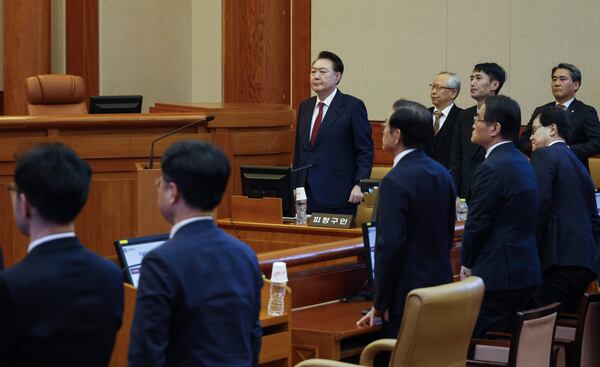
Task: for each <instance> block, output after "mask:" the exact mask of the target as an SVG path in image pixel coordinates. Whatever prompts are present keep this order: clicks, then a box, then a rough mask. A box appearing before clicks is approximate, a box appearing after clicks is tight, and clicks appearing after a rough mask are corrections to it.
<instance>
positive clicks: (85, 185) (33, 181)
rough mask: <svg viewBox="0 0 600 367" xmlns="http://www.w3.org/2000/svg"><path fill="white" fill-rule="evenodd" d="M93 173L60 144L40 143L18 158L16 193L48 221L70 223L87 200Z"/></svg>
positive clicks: (15, 175) (15, 177)
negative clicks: (24, 198)
mask: <svg viewBox="0 0 600 367" xmlns="http://www.w3.org/2000/svg"><path fill="white" fill-rule="evenodd" d="M91 177H92V170H91V169H90V166H89V165H88V164H87V163H86V162H85V161H83V160H82V159H81V158H79V157H78V156H77V154H76V153H75V152H74V151H73V150H72V149H71V148H69V147H67V146H66V145H64V144H61V143H49V144H40V145H37V146H35V147H33V148H32V149H30V150H28V151H26V152H24V153H23V154H21V155H20V156H19V157H18V158H17V162H16V167H15V174H14V180H15V185H16V187H17V191H18V192H19V193H23V194H25V196H26V197H27V200H29V203H30V204H31V206H33V207H34V208H36V209H37V211H38V212H39V213H40V215H41V216H42V217H43V218H44V219H45V220H47V221H49V222H52V223H56V224H60V225H63V224H68V223H70V222H72V221H73V220H74V219H75V217H76V216H77V214H79V212H80V211H81V208H83V205H84V204H85V201H86V200H87V196H88V192H89V188H90V180H91Z"/></svg>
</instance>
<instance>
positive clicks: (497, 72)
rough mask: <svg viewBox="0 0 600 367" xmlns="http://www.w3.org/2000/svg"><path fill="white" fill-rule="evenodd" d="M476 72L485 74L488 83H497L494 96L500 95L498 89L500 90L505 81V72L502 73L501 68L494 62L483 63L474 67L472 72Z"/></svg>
mask: <svg viewBox="0 0 600 367" xmlns="http://www.w3.org/2000/svg"><path fill="white" fill-rule="evenodd" d="M477 71H480V72H482V73H485V75H487V76H488V77H489V78H490V81H494V80H495V81H497V82H498V89H496V94H498V93H500V89H502V86H503V85H504V82H505V81H506V71H504V69H503V68H502V66H500V65H498V64H496V63H495V62H483V63H480V64H476V65H475V67H474V68H473V72H477Z"/></svg>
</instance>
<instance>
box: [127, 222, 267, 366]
mask: <svg viewBox="0 0 600 367" xmlns="http://www.w3.org/2000/svg"><path fill="white" fill-rule="evenodd" d="M262 283H263V282H262V277H261V273H260V270H259V267H258V261H257V259H256V254H255V253H254V251H252V249H251V248H250V247H248V245H246V244H244V243H243V242H240V241H238V240H236V239H234V238H233V237H231V236H229V235H228V234H226V233H225V232H224V231H223V230H221V229H219V228H217V226H216V225H215V224H214V222H213V221H211V220H200V221H196V222H191V223H189V224H186V225H184V226H183V227H181V228H180V229H179V230H178V231H177V232H176V233H175V235H174V237H173V238H171V239H170V240H168V241H167V242H165V243H164V244H163V245H161V246H159V247H157V248H156V249H154V250H152V251H150V252H149V253H148V254H147V255H146V256H145V257H144V260H143V261H142V268H141V275H140V282H139V289H138V295H137V302H136V309H135V316H134V319H133V324H132V328H131V342H130V347H129V366H130V367H136V366H139V367H142V366H143V367H151V366H169V367H177V366H211V367H212V366H240V367H243V366H258V354H259V351H260V341H261V336H262V331H261V327H260V322H259V313H260V290H261V288H262Z"/></svg>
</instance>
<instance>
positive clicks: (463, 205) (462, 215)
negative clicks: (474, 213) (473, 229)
mask: <svg viewBox="0 0 600 367" xmlns="http://www.w3.org/2000/svg"><path fill="white" fill-rule="evenodd" d="M467 214H469V207H468V206H467V202H466V200H465V199H463V198H461V199H460V200H459V201H458V205H456V220H458V221H461V222H464V221H466V220H467Z"/></svg>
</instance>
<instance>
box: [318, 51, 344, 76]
mask: <svg viewBox="0 0 600 367" xmlns="http://www.w3.org/2000/svg"><path fill="white" fill-rule="evenodd" d="M319 59H327V60H329V61H331V63H332V64H333V71H335V72H339V73H340V74H344V63H343V62H342V59H340V57H339V56H338V55H336V54H334V53H333V52H331V51H321V52H319V56H318V57H317V60H319ZM317 60H315V61H317ZM315 61H313V62H312V63H313V64H314V63H315Z"/></svg>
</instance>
